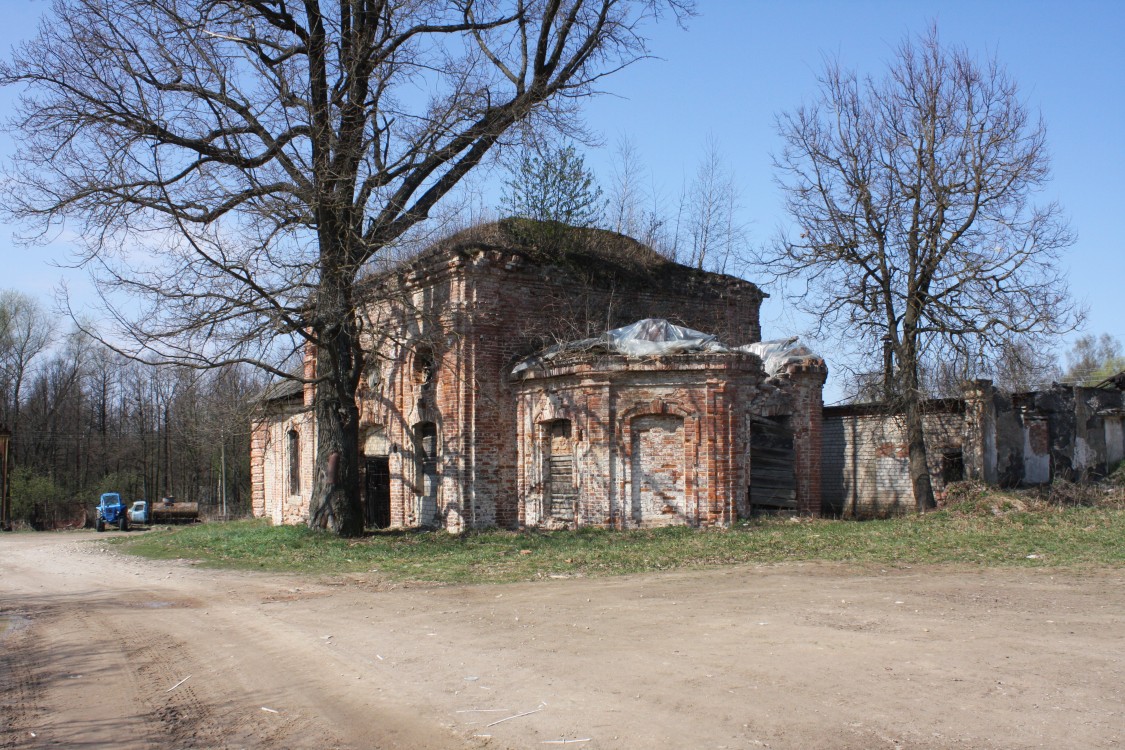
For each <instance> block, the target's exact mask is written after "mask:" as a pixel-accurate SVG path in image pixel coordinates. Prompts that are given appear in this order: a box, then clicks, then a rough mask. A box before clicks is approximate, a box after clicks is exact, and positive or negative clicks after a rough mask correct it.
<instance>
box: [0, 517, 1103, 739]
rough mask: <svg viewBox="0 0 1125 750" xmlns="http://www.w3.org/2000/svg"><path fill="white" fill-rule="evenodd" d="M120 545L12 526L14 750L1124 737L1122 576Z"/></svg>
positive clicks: (0, 582) (9, 646)
mask: <svg viewBox="0 0 1125 750" xmlns="http://www.w3.org/2000/svg"><path fill="white" fill-rule="evenodd" d="M98 539H99V537H96V536H95V535H94V534H93V533H90V532H82V533H67V534H15V535H13V534H5V535H2V536H0V747H3V748H11V747H18V748H24V747H27V748H37V747H66V748H71V747H75V748H81V747H89V748H101V747H115V748H163V747H174V748H185V747H197V748H212V747H214V748H243V747H245V748H330V747H340V748H533V747H536V748H539V747H541V748H548V747H575V748H757V747H772V748H879V747H886V748H946V747H966V748H970V747H971V748H1025V747H1049V748H1059V747H1083V748H1093V747H1119V746H1120V745H1121V744H1122V743H1125V692H1123V691H1125V688H1123V684H1122V677H1123V676H1125V664H1123V660H1125V585H1123V584H1125V572H1123V571H1108V572H1102V573H1096V574H1085V575H1076V574H1058V573H1052V572H1049V571H1047V572H1044V571H985V572H978V571H973V570H954V569H948V568H942V569H917V568H915V569H888V570H881V569H878V568H863V569H849V568H842V567H837V566H821V565H785V566H771V567H753V566H745V567H737V568H727V569H722V570H715V571H704V572H690V573H672V574H660V575H651V576H637V577H629V578H612V579H601V580H580V579H575V580H552V581H548V582H543V583H536V584H519V585H505V586H475V587H426V586H417V587H410V586H406V587H403V586H397V587H392V586H390V585H389V584H386V583H385V582H382V581H380V580H379V579H378V577H377V574H374V573H373V574H370V575H367V576H352V577H349V578H341V579H331V580H316V581H310V580H304V579H301V578H297V577H290V576H277V575H259V574H252V573H239V572H227V571H213V570H205V569H201V568H197V567H194V566H192V565H190V564H186V563H177V562H173V563H162V562H149V561H142V560H138V559H134V558H129V557H123V556H119V555H117V554H116V553H114V552H112V551H106V549H105V547H104V546H103V545H102V544H101V543H100V542H99V541H98ZM563 741H569V742H567V743H566V744H563Z"/></svg>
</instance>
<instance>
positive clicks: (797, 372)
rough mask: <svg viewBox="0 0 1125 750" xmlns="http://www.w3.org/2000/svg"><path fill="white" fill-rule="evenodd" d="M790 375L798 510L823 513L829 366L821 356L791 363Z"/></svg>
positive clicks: (805, 514)
mask: <svg viewBox="0 0 1125 750" xmlns="http://www.w3.org/2000/svg"><path fill="white" fill-rule="evenodd" d="M786 375H787V376H788V379H789V382H790V383H791V384H792V385H791V388H792V389H793V390H792V393H793V416H792V417H790V426H791V427H792V428H793V463H794V467H793V468H794V471H795V473H796V479H797V512H798V513H800V514H801V515H802V516H819V515H820V514H821V492H820V472H821V433H822V431H823V430H822V427H823V424H824V395H823V394H824V381H825V380H826V379H827V378H828V368H827V367H826V366H825V365H824V361H823V360H820V359H810V360H806V361H804V362H801V363H796V364H791V365H789V366H788V367H787V368H786Z"/></svg>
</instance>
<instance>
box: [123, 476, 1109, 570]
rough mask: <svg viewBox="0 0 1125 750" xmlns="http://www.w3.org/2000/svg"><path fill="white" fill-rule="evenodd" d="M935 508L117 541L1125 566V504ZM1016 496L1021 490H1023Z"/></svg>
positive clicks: (350, 551)
mask: <svg viewBox="0 0 1125 750" xmlns="http://www.w3.org/2000/svg"><path fill="white" fill-rule="evenodd" d="M988 497H990V498H991V500H989V501H987V502H986V501H982V500H980V499H979V498H973V499H971V500H966V501H964V502H958V503H956V504H954V505H951V506H950V507H948V508H946V509H943V510H940V511H936V512H933V513H928V514H926V515H925V516H907V517H902V518H895V519H889V520H881V521H865V522H847V521H828V520H803V521H800V522H794V521H792V520H789V519H785V518H772V519H761V520H755V521H748V522H745V523H742V524H739V525H737V526H736V527H734V528H731V529H705V530H700V529H689V528H683V527H671V528H662V529H647V530H642V531H629V532H621V531H605V530H603V529H596V528H583V529H579V530H577V531H560V532H533V531H529V532H523V533H516V532H508V531H496V530H492V531H481V532H472V533H468V534H463V535H452V534H448V533H445V532H441V531H435V532H417V531H389V532H378V533H375V534H372V535H370V536H367V537H364V538H361V539H340V538H338V537H334V536H331V535H328V534H324V533H320V532H313V531H309V530H308V529H306V528H304V527H302V526H280V527H275V526H271V525H269V524H268V523H266V522H263V521H237V522H231V523H212V524H200V525H196V526H189V527H180V528H174V529H159V530H154V531H151V532H149V533H147V534H144V535H140V534H137V535H131V536H128V537H124V538H119V539H117V540H114V543H116V544H118V545H119V546H120V548H121V549H123V550H125V551H127V552H130V553H133V554H138V555H143V556H146V557H152V558H164V559H167V558H183V559H191V560H197V561H200V562H201V563H202V564H205V565H211V566H217V567H231V568H244V569H256V570H269V571H289V572H304V573H315V574H343V573H356V572H368V571H372V570H374V571H377V572H378V573H379V574H381V575H383V576H386V577H388V578H391V579H394V580H415V581H434V582H440V583H498V582H506V581H526V580H534V579H537V578H549V577H571V576H606V575H621V574H628V573H645V572H651V571H659V570H673V569H678V568H679V569H683V568H701V567H716V566H722V565H734V564H744V563H783V562H812V561H825V562H843V563H856V564H867V563H870V564H879V565H921V564H961V565H974V566H990V567H991V566H1017V567H1043V566H1048V567H1063V568H1095V567H1121V566H1123V565H1125V508H1123V507H1121V506H1120V504H1111V505H1108V506H1103V507H1070V506H1067V507H1063V506H1058V505H1052V504H1050V503H1041V502H1035V501H1029V500H1025V499H1019V498H1017V499H1015V500H1011V499H1005V498H1007V497H1008V496H1007V495H1004V494H1002V493H1001V494H997V493H990V494H989V495H988ZM1013 497H1014V496H1013Z"/></svg>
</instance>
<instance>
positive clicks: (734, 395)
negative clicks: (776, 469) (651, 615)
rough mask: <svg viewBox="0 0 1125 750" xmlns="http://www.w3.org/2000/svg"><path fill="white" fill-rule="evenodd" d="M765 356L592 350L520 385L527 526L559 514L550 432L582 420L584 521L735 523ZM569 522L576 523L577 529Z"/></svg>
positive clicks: (550, 523)
mask: <svg viewBox="0 0 1125 750" xmlns="http://www.w3.org/2000/svg"><path fill="white" fill-rule="evenodd" d="M763 379H764V374H763V373H762V372H761V370H760V368H759V365H758V361H757V359H756V358H753V357H749V356H744V355H733V354H732V355H687V356H671V357H660V358H651V359H644V360H635V359H634V360H629V359H626V358H624V357H610V356H596V355H589V356H586V357H578V358H575V359H572V360H568V362H567V363H565V364H558V365H554V364H553V365H552V366H550V367H544V368H541V369H536V370H534V371H530V372H527V373H524V374H523V375H522V377H521V380H520V381H519V383H518V384H517V386H516V389H517V394H518V403H519V409H518V419H519V430H518V432H519V444H518V445H519V455H520V467H519V495H520V497H521V499H522V502H521V504H520V521H521V524H523V525H528V526H543V527H548V528H551V527H555V526H559V525H562V524H561V523H560V521H559V520H558V519H555V518H552V517H550V515H549V506H548V502H547V501H548V498H547V495H546V492H545V490H546V476H545V472H546V466H547V462H546V452H545V445H546V442H545V440H544V439H543V435H544V432H545V429H546V427H547V426H548V425H550V424H551V423H552V422H554V421H556V420H560V419H565V420H568V421H570V422H571V424H572V430H571V434H572V439H573V443H574V447H573V449H574V457H575V476H576V479H577V482H578V509H577V513H576V518H575V521H574V523H575V524H576V525H585V524H595V525H606V526H611V527H615V528H631V527H638V526H659V525H666V524H669V523H676V524H689V525H700V526H712V525H717V524H729V523H730V522H732V521H733V520H734V519H735V518H736V516H737V510H736V505H737V501H738V499H739V498H740V497H744V495H745V489H746V486H747V481H748V472H749V466H748V452H747V447H748V444H749V442H748V433H747V430H748V429H749V421H748V420H747V419H745V418H744V417H743V416H742V415H743V413H744V412H746V410H747V405H748V404H750V403H751V401H752V400H753V396H754V394H755V393H756V391H757V388H758V384H759V383H760V382H761V380H763ZM567 525H569V524H567Z"/></svg>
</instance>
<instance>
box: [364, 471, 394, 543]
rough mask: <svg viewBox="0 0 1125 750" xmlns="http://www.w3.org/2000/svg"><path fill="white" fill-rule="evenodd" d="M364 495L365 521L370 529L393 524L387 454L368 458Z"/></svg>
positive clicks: (382, 527) (383, 527)
mask: <svg viewBox="0 0 1125 750" xmlns="http://www.w3.org/2000/svg"><path fill="white" fill-rule="evenodd" d="M366 473H367V479H366V481H365V488H364V496H363V511H364V523H365V524H366V526H367V527H368V528H370V529H385V528H387V527H388V526H390V525H391V467H390V459H389V458H388V457H387V456H373V457H371V458H368V459H367V472H366Z"/></svg>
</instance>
